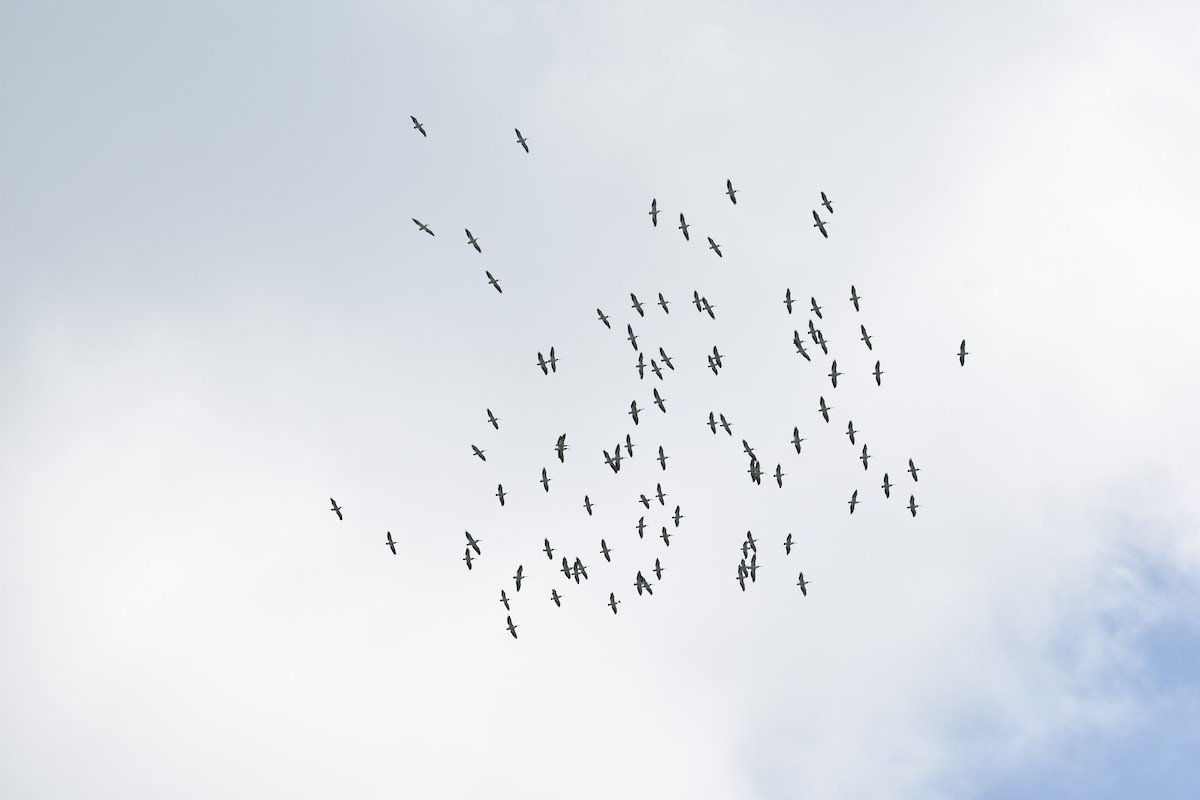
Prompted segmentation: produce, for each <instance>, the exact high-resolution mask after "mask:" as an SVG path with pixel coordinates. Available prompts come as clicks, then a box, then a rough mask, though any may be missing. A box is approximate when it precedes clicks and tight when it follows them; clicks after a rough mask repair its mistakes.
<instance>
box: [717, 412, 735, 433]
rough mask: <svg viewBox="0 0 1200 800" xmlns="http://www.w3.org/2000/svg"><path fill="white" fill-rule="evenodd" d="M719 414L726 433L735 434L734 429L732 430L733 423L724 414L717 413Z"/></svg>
mask: <svg viewBox="0 0 1200 800" xmlns="http://www.w3.org/2000/svg"><path fill="white" fill-rule="evenodd" d="M717 416H718V417H720V419H721V427H722V428H724V429H725V432H726V433H728V434H729V435H730V436H733V431H732V430H730V429H731V428H732V427H733V423H732V422H728V421H726V419H725V415H724V414H717Z"/></svg>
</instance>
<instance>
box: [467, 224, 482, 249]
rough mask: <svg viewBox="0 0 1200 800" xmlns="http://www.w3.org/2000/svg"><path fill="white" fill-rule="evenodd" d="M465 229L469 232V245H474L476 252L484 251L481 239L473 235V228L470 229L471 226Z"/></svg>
mask: <svg viewBox="0 0 1200 800" xmlns="http://www.w3.org/2000/svg"><path fill="white" fill-rule="evenodd" d="M463 230H465V231H466V232H467V244H469V245H471V246H472V247H474V248H475V252H476V253H482V252H483V250H482V249H481V248H480V247H479V240H478V239H476V238H475V237H474V236H472V235H471V229H470V228H463Z"/></svg>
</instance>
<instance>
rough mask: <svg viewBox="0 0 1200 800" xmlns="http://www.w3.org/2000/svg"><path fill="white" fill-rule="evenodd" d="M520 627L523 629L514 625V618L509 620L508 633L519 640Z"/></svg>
mask: <svg viewBox="0 0 1200 800" xmlns="http://www.w3.org/2000/svg"><path fill="white" fill-rule="evenodd" d="M519 627H521V626H520V625H513V621H512V617H509V618H508V632H509V633H511V634H512V637H513V638H514V639H515V638H517V628H519Z"/></svg>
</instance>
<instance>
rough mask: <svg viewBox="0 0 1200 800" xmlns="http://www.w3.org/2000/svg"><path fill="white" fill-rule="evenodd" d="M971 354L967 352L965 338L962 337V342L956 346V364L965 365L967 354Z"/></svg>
mask: <svg viewBox="0 0 1200 800" xmlns="http://www.w3.org/2000/svg"><path fill="white" fill-rule="evenodd" d="M969 355H971V354H970V353H968V352H967V340H966V339H963V340H962V344H960V345H959V346H958V365H959V366H960V367H965V366H966V365H967V356H969Z"/></svg>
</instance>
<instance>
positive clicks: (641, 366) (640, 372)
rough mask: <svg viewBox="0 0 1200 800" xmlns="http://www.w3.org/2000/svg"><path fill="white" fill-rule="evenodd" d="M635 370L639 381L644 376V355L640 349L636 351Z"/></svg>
mask: <svg viewBox="0 0 1200 800" xmlns="http://www.w3.org/2000/svg"><path fill="white" fill-rule="evenodd" d="M637 371H638V380H639V381H640V380H642V379H644V378H645V377H646V357H645V355H643V354H642V353H641V352H640V351H639V352H638V360H637Z"/></svg>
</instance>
